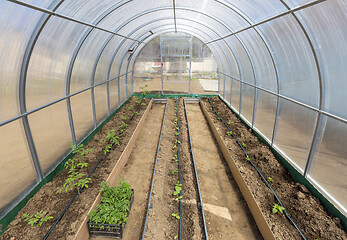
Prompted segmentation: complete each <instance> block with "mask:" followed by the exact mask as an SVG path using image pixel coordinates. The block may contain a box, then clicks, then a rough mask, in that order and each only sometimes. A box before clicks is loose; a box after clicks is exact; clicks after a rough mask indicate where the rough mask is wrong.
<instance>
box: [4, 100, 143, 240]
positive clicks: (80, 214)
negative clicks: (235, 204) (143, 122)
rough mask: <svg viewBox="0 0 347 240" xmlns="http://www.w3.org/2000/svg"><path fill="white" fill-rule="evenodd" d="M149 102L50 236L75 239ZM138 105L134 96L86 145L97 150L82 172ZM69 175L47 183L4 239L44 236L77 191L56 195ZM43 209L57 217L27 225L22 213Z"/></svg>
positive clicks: (89, 169)
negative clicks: (108, 135) (109, 135)
mask: <svg viewBox="0 0 347 240" xmlns="http://www.w3.org/2000/svg"><path fill="white" fill-rule="evenodd" d="M149 101H150V100H149V99H145V100H144V101H143V103H145V104H142V105H140V107H139V109H138V110H137V112H138V113H137V114H135V116H134V118H133V119H132V120H131V121H130V123H129V126H128V127H127V128H126V130H125V131H124V133H123V134H122V135H121V137H120V138H119V143H120V146H117V147H116V148H114V149H113V150H111V152H110V154H109V155H107V157H105V158H104V159H103V160H102V161H101V163H100V164H99V165H98V167H97V168H96V170H95V171H94V173H93V175H92V176H91V178H92V181H91V182H90V183H89V184H88V185H89V188H88V189H86V188H85V189H83V191H81V193H80V194H79V196H77V198H76V199H75V201H74V202H73V204H72V205H71V206H70V207H69V209H68V210H67V212H66V213H65V215H64V216H63V218H62V219H61V220H60V222H59V223H58V224H57V226H56V227H55V228H54V229H53V231H52V233H51V234H50V236H49V237H48V239H73V237H74V235H75V233H76V231H77V229H78V227H79V225H80V224H81V222H82V221H83V219H84V217H85V215H86V214H88V212H87V211H88V210H89V208H90V207H91V205H92V203H93V201H94V200H95V198H96V196H97V195H98V193H99V189H100V183H101V182H102V181H104V180H106V178H107V177H108V175H109V174H110V172H111V170H112V169H113V167H114V165H115V164H116V162H117V161H118V158H119V157H120V155H121V153H122V151H123V149H124V148H125V146H126V145H127V143H128V141H129V139H130V137H131V135H132V132H133V131H134V130H135V128H136V126H137V124H138V122H139V120H140V118H141V116H142V114H143V112H144V110H145V109H146V107H147V104H148V103H149ZM137 105H138V104H137V103H136V98H132V99H131V100H130V101H129V103H128V104H126V105H125V106H124V107H123V108H122V109H121V110H120V111H119V112H118V113H117V114H116V115H115V116H114V117H113V118H112V119H111V120H110V121H109V122H108V123H107V124H106V125H105V126H104V127H103V128H102V129H101V130H100V132H99V133H97V134H96V135H95V136H94V138H93V139H92V140H91V141H90V142H89V143H88V144H87V145H86V148H92V149H94V151H93V152H91V153H89V154H88V155H86V157H85V162H87V163H88V167H87V168H86V169H85V170H83V171H82V173H86V174H89V172H91V170H92V168H93V167H94V166H95V164H96V163H97V162H98V160H99V159H100V157H101V156H102V155H103V151H104V147H105V145H106V144H105V143H100V142H99V140H100V139H102V138H103V137H105V136H106V135H107V134H106V131H109V130H111V129H115V130H118V129H119V126H120V125H121V123H122V121H123V119H122V118H121V116H123V117H127V118H129V117H130V116H131V114H132V113H133V112H134V111H135V109H136V106H137ZM124 121H126V120H124ZM67 175H68V173H67V171H63V172H61V173H59V174H58V175H57V176H56V177H55V178H54V179H53V180H52V181H51V182H50V183H47V184H46V185H44V186H43V187H42V188H41V189H40V190H39V192H38V193H37V194H35V195H34V197H32V198H31V199H30V200H29V202H28V203H27V204H26V206H25V207H24V208H23V209H22V210H21V211H20V212H19V213H18V215H17V216H16V218H15V219H14V221H12V223H11V224H10V225H9V226H8V228H7V230H6V231H5V232H4V234H3V235H2V236H1V239H11V240H12V239H21V240H22V239H30V240H31V239H42V238H43V237H44V236H45V234H46V233H47V231H48V230H49V229H50V227H51V226H52V224H53V223H54V221H55V220H56V219H57V218H58V216H59V215H60V214H61V212H62V211H63V209H64V208H65V207H66V205H67V204H68V202H69V201H70V200H71V199H72V197H73V196H74V195H75V194H76V191H75V190H73V191H68V192H67V193H65V192H63V193H60V194H56V191H57V190H58V189H59V188H60V187H61V186H62V185H63V184H64V181H65V179H66V178H67ZM40 210H43V212H44V214H47V215H49V216H53V219H50V220H48V222H46V223H44V224H43V225H42V226H41V227H38V226H35V227H31V226H29V225H27V223H26V222H24V221H22V215H23V214H24V213H30V214H33V213H36V212H37V211H40Z"/></svg>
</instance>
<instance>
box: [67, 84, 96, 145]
mask: <svg viewBox="0 0 347 240" xmlns="http://www.w3.org/2000/svg"><path fill="white" fill-rule="evenodd" d="M90 94H91V91H90V90H88V91H85V92H83V93H80V94H77V95H75V96H73V97H71V100H70V101H71V110H72V117H73V122H74V126H75V134H76V140H77V142H80V141H81V140H82V139H83V137H85V136H86V135H87V134H88V133H89V132H90V130H91V129H92V128H93V127H94V119H93V108H92V98H91V95H90Z"/></svg>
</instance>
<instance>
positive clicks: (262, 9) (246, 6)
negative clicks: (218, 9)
mask: <svg viewBox="0 0 347 240" xmlns="http://www.w3.org/2000/svg"><path fill="white" fill-rule="evenodd" d="M228 2H229V3H230V4H231V5H233V6H235V7H237V8H238V9H239V10H240V11H241V12H243V13H244V14H246V15H247V16H248V17H249V18H250V19H251V20H252V21H253V22H255V23H256V22H259V21H260V20H264V19H265V18H268V17H272V16H274V15H276V14H278V13H281V12H284V11H286V10H287V9H286V8H285V7H284V6H283V4H282V3H281V1H273V0H261V1H254V0H230V1H228Z"/></svg>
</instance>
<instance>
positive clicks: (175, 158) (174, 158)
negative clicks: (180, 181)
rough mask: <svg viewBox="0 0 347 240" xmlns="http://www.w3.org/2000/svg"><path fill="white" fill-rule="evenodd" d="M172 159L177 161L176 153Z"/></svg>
mask: <svg viewBox="0 0 347 240" xmlns="http://www.w3.org/2000/svg"><path fill="white" fill-rule="evenodd" d="M172 160H174V161H175V162H178V159H177V154H176V155H175V156H173V158H172Z"/></svg>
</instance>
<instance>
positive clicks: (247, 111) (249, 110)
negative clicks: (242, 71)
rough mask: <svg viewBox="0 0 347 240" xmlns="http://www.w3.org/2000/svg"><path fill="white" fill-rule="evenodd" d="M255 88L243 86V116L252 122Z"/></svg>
mask: <svg viewBox="0 0 347 240" xmlns="http://www.w3.org/2000/svg"><path fill="white" fill-rule="evenodd" d="M254 95H255V88H254V87H251V86H248V85H246V84H243V86H242V108H241V114H242V115H243V116H244V117H245V118H246V119H247V120H248V121H249V122H250V123H252V121H253V106H254Z"/></svg>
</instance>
